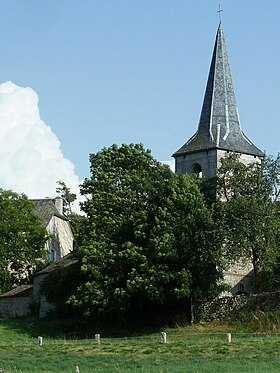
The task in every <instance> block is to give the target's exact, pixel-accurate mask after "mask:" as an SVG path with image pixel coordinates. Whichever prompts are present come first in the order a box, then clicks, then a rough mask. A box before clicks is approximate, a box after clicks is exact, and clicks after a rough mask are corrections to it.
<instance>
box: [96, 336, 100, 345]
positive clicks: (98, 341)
mask: <svg viewBox="0 0 280 373" xmlns="http://www.w3.org/2000/svg"><path fill="white" fill-rule="evenodd" d="M95 340H96V342H97V344H100V334H95Z"/></svg>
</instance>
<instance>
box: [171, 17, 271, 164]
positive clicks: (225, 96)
mask: <svg viewBox="0 0 280 373" xmlns="http://www.w3.org/2000/svg"><path fill="white" fill-rule="evenodd" d="M210 149H220V150H225V151H233V152H238V153H241V154H247V155H252V156H257V157H262V156H263V155H264V154H263V152H262V151H261V150H260V149H258V148H257V147H256V146H255V145H254V144H253V143H252V142H251V141H250V140H249V139H248V138H247V137H246V135H245V134H244V133H243V132H242V131H241V127H240V121H239V116H238V110H237V105H236V100H235V94H234V89H233V83H232V77H231V71H230V65H229V60H228V55H227V50H226V44H225V38H224V32H223V28H222V24H221V22H220V23H219V27H218V30H217V34H216V40H215V45H214V51H213V56H212V61H211V66H210V71H209V76H208V81H207V86H206V91H205V96H204V101H203V105H202V110H201V115H200V120H199V125H198V130H197V132H196V133H195V134H194V135H193V136H192V137H191V138H190V139H189V140H188V141H187V142H186V143H185V144H184V145H183V146H182V147H181V148H180V149H179V150H177V151H176V152H175V153H174V154H173V157H174V158H175V159H176V160H177V158H178V157H180V156H186V155H187V154H190V153H195V152H201V151H205V150H207V151H208V150H210Z"/></svg>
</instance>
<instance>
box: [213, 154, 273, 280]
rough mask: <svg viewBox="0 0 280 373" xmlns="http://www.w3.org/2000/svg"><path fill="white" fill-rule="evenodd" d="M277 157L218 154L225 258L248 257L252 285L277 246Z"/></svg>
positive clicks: (269, 260) (220, 209)
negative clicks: (246, 158) (242, 158)
mask: <svg viewBox="0 0 280 373" xmlns="http://www.w3.org/2000/svg"><path fill="white" fill-rule="evenodd" d="M278 167H279V159H278V160H277V159H276V160H273V159H272V158H268V159H265V160H264V161H263V162H262V163H250V164H249V165H245V164H243V163H242V162H241V161H240V158H239V156H238V155H236V154H230V155H229V156H227V157H224V158H222V160H221V167H220V169H219V172H218V183H217V186H218V190H217V191H218V196H219V198H220V200H219V202H217V204H218V205H219V211H220V214H221V215H220V216H219V219H220V222H221V223H222V225H223V228H224V236H225V248H226V250H227V254H228V255H229V258H231V259H233V260H236V259H239V258H247V259H249V260H251V261H252V264H253V268H254V274H255V279H256V286H257V287H259V282H258V277H259V275H260V272H261V271H264V270H265V267H266V265H267V263H268V262H274V260H275V258H276V254H277V252H278V250H279V204H278V202H277V198H276V197H277V196H278V194H279V192H278V190H279V189H278V186H279V176H280V174H279V168H278Z"/></svg>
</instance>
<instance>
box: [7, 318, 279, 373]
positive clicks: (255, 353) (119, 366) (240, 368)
mask: <svg viewBox="0 0 280 373" xmlns="http://www.w3.org/2000/svg"><path fill="white" fill-rule="evenodd" d="M96 332H98V331H96ZM166 332H167V343H166V344H165V343H162V342H161V338H160V332H158V333H154V334H146V335H141V336H133V337H131V336H130V337H123V338H102V335H101V343H100V344H97V343H96V341H95V340H94V339H66V338H63V336H62V335H61V336H57V333H56V327H55V325H52V324H50V323H47V324H46V323H41V324H40V323H38V322H37V323H34V322H32V321H30V320H12V321H11V320H10V321H8V320H0V368H2V369H3V370H4V372H5V373H31V372H32V373H34V372H36V373H47V372H57V373H58V372H59V373H60V372H68V373H71V372H73V373H75V372H76V366H78V367H79V371H80V373H94V372H96V373H101V372H104V373H111V372H112V373H113V372H121V373H127V372H145V373H150V372H151V373H152V372H164V373H167V372H168V373H173V372H174V373H176V372H210V373H211V372H280V336H278V335H272V334H270V335H265V334H253V333H240V331H238V329H236V328H232V326H225V325H224V326H223V327H222V328H219V327H217V326H214V327H211V325H206V326H193V327H186V328H176V329H167V330H166ZM226 332H229V333H230V332H231V333H232V342H231V343H228V341H227V334H226ZM38 335H42V336H43V337H44V339H43V346H39V345H38V341H37V337H38Z"/></svg>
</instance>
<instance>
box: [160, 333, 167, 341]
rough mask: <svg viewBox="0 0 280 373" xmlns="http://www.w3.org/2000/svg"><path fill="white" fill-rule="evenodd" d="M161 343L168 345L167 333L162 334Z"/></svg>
mask: <svg viewBox="0 0 280 373" xmlns="http://www.w3.org/2000/svg"><path fill="white" fill-rule="evenodd" d="M161 342H162V343H167V340H166V333H165V332H161Z"/></svg>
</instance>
